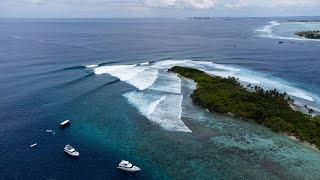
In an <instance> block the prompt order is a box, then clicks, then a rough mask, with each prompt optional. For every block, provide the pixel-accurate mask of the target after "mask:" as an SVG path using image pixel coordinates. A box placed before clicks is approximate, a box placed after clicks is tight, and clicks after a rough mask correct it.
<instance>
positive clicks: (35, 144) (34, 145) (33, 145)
mask: <svg viewBox="0 0 320 180" xmlns="http://www.w3.org/2000/svg"><path fill="white" fill-rule="evenodd" d="M37 145H38V144H37V143H34V144H31V145H30V148H33V147H36V146H37Z"/></svg>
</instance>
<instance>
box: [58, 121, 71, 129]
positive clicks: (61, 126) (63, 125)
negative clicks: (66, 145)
mask: <svg viewBox="0 0 320 180" xmlns="http://www.w3.org/2000/svg"><path fill="white" fill-rule="evenodd" d="M69 125H70V120H65V121H63V122H62V123H60V124H59V127H60V128H64V127H67V126H69Z"/></svg>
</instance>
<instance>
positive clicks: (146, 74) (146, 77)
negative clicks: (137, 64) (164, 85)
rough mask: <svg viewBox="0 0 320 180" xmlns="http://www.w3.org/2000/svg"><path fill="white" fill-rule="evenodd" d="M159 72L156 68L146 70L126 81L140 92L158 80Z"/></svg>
mask: <svg viewBox="0 0 320 180" xmlns="http://www.w3.org/2000/svg"><path fill="white" fill-rule="evenodd" d="M157 77H158V70H157V69H154V68H149V69H144V70H143V71H141V72H138V73H137V74H136V75H135V76H133V77H131V78H130V79H128V80H126V81H125V82H127V83H128V84H131V85H133V86H135V87H136V88H138V89H139V90H144V89H147V88H149V87H150V86H151V85H152V84H153V83H154V82H155V80H156V79H157Z"/></svg>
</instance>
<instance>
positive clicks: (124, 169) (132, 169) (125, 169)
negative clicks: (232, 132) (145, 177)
mask: <svg viewBox="0 0 320 180" xmlns="http://www.w3.org/2000/svg"><path fill="white" fill-rule="evenodd" d="M117 168H118V169H120V170H123V171H127V172H139V171H140V170H141V169H140V168H139V167H137V166H133V167H132V168H125V167H120V166H119V167H117Z"/></svg>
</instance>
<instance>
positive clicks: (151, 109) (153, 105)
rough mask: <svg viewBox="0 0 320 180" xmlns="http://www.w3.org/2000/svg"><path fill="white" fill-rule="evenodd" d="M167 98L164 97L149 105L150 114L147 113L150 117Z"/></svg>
mask: <svg viewBox="0 0 320 180" xmlns="http://www.w3.org/2000/svg"><path fill="white" fill-rule="evenodd" d="M165 98H166V96H162V97H161V98H160V99H158V100H156V101H154V102H152V103H151V104H150V105H149V108H148V113H147V114H148V115H150V114H152V113H153V112H154V111H155V109H156V108H157V106H158V105H159V103H160V102H161V101H163V100H164V99H165Z"/></svg>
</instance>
